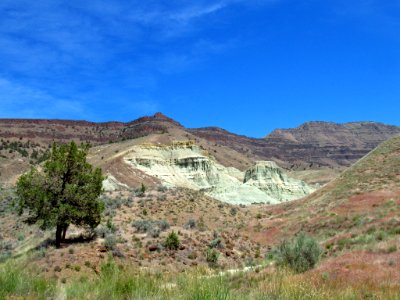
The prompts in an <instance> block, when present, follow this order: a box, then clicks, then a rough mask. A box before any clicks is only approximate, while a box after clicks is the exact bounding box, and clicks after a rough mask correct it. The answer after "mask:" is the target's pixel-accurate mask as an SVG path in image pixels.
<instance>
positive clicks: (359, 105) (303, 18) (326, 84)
mask: <svg viewBox="0 0 400 300" xmlns="http://www.w3.org/2000/svg"><path fill="white" fill-rule="evenodd" d="M399 96H400V1H399V0H353V1H348V0H302V1H300V0H264V1H263V0H214V1H211V0H199V1H182V0H177V1H173V0H172V1H152V0H148V1H136V0H133V1H132V0H131V1H122V0H113V1H98V0H93V1H76V0H70V1H55V0H36V1H31V0H30V1H25V0H1V1H0V118H61V119H86V120H92V121H108V120H120V121H129V120H133V119H135V118H137V117H140V116H142V115H149V114H153V113H155V112H157V111H161V112H163V113H164V114H166V115H168V116H170V117H173V118H174V119H176V120H178V121H180V122H181V123H182V124H183V125H185V126H187V127H202V126H211V125H214V126H220V127H223V128H225V129H227V130H230V131H233V132H236V133H240V134H246V135H249V136H256V137H260V136H264V135H266V134H267V133H269V132H270V131H271V130H273V129H275V128H287V127H294V126H298V125H299V124H301V123H303V122H305V121H311V120H321V121H335V122H348V121H380V122H384V123H389V124H395V125H400V118H399V115H400V104H399V103H400V97H399Z"/></svg>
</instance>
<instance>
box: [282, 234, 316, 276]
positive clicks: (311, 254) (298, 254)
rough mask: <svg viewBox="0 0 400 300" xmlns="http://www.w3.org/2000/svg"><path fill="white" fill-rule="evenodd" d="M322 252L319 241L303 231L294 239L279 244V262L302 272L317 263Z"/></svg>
mask: <svg viewBox="0 0 400 300" xmlns="http://www.w3.org/2000/svg"><path fill="white" fill-rule="evenodd" d="M321 252H322V250H321V248H320V246H319V244H318V242H317V241H316V240H315V239H313V238H312V237H309V236H307V235H306V234H304V233H303V232H301V233H300V234H299V235H298V236H297V237H296V238H295V239H294V240H293V241H291V242H289V241H284V242H283V243H282V244H280V245H279V247H278V249H277V263H278V265H279V266H287V267H289V268H291V269H292V270H294V271H295V272H297V273H302V272H305V271H307V270H310V269H312V268H313V267H314V266H315V265H316V263H317V262H318V260H319V257H320V255H321Z"/></svg>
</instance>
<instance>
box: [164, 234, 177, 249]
mask: <svg viewBox="0 0 400 300" xmlns="http://www.w3.org/2000/svg"><path fill="white" fill-rule="evenodd" d="M164 244H165V247H166V248H167V249H170V250H177V249H178V248H179V246H180V244H181V242H180V241H179V237H178V235H177V234H176V233H175V231H172V232H171V233H170V234H169V235H168V236H167V238H166V239H165V243H164Z"/></svg>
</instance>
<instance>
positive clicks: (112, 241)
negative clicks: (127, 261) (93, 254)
mask: <svg viewBox="0 0 400 300" xmlns="http://www.w3.org/2000/svg"><path fill="white" fill-rule="evenodd" d="M116 244H117V239H116V238H115V236H114V235H112V234H109V235H107V236H106V238H105V239H104V246H105V247H106V248H107V250H112V249H114V247H115V245H116Z"/></svg>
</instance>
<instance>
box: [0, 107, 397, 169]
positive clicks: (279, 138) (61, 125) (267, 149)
mask: <svg viewBox="0 0 400 300" xmlns="http://www.w3.org/2000/svg"><path fill="white" fill-rule="evenodd" d="M174 128H175V129H179V132H181V133H182V132H183V133H184V134H186V135H187V138H197V139H199V141H200V140H201V141H204V142H206V143H209V144H210V146H211V145H212V147H214V148H215V147H218V145H220V146H225V147H228V148H230V149H232V150H234V151H236V152H238V153H239V154H240V155H241V156H242V157H246V160H248V161H253V162H254V161H257V160H272V161H276V162H277V163H278V164H279V165H280V166H282V167H284V168H287V169H293V170H306V169H319V168H325V167H329V168H340V167H347V166H350V165H351V164H352V163H354V162H355V161H357V160H358V159H360V158H361V157H363V156H364V155H366V154H367V153H368V152H369V151H371V150H372V149H374V148H375V147H376V146H377V145H378V144H380V143H381V142H383V141H385V140H387V139H389V138H391V137H394V136H396V135H400V127H398V126H392V125H386V124H383V123H376V122H350V123H344V124H337V123H333V122H323V121H312V122H306V123H304V124H302V125H300V126H298V127H296V128H290V129H276V130H274V131H273V132H272V133H271V134H269V135H268V136H266V137H265V138H251V137H247V136H244V135H237V134H234V133H231V132H229V131H227V130H225V129H223V128H219V127H204V128H192V129H188V128H185V127H183V126H182V125H181V124H180V123H179V122H177V121H175V120H173V119H172V118H170V117H168V116H166V115H164V114H162V113H156V114H154V115H153V116H144V117H141V118H138V119H136V120H133V121H130V122H118V121H110V122H90V121H81V120H46V119H0V139H3V140H10V141H24V142H26V141H31V142H33V143H39V144H41V145H48V144H50V143H52V142H53V141H56V142H68V141H71V140H74V141H76V142H87V143H90V144H92V145H101V144H106V143H110V142H112V143H115V142H121V141H124V140H128V139H135V138H139V137H144V136H149V135H154V134H155V135H157V134H158V135H160V134H166V133H168V134H169V135H172V137H173V135H174V134H176V131H174V130H173V129H174ZM212 151H214V150H212ZM214 155H215V156H216V158H217V159H222V160H223V157H222V156H221V154H219V153H218V152H217V149H215V151H214ZM242 162H243V160H242ZM243 164H244V163H239V161H238V166H239V165H240V166H243Z"/></svg>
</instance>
